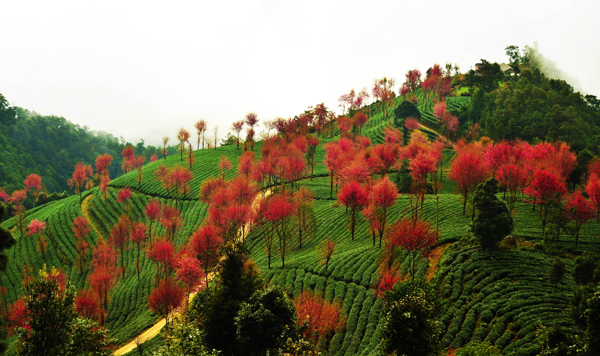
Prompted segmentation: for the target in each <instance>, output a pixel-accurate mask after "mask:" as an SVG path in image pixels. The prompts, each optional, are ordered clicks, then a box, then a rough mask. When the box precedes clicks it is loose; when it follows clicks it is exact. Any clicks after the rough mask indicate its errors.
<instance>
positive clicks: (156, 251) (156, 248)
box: [148, 239, 175, 272]
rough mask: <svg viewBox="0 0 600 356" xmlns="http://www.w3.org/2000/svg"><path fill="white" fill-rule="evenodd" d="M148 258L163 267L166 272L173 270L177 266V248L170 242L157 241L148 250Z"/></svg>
mask: <svg viewBox="0 0 600 356" xmlns="http://www.w3.org/2000/svg"><path fill="white" fill-rule="evenodd" d="M148 258H150V259H151V260H152V261H154V262H156V263H158V264H160V265H162V266H163V269H164V271H165V272H167V271H170V270H173V267H174V264H175V248H174V247H173V243H172V242H171V241H170V240H167V239H163V240H157V241H155V242H154V243H152V245H150V248H149V250H148Z"/></svg>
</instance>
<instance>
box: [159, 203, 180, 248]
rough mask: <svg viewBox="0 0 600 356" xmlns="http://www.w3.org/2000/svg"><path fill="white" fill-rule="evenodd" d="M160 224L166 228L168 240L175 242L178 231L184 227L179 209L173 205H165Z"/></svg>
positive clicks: (162, 209)
mask: <svg viewBox="0 0 600 356" xmlns="http://www.w3.org/2000/svg"><path fill="white" fill-rule="evenodd" d="M160 223H161V224H162V225H163V226H164V227H165V231H166V232H167V238H168V239H170V240H171V241H174V240H175V235H176V234H177V229H178V228H179V226H181V225H182V221H181V215H180V212H179V209H177V207H175V206H171V205H166V204H165V205H163V206H162V208H161V214H160Z"/></svg>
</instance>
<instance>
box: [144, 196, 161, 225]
mask: <svg viewBox="0 0 600 356" xmlns="http://www.w3.org/2000/svg"><path fill="white" fill-rule="evenodd" d="M146 216H147V217H148V219H150V220H151V221H154V220H156V219H158V217H159V216H160V202H159V201H158V200H157V199H150V201H149V202H148V205H147V206H146Z"/></svg>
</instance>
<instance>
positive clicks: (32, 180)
mask: <svg viewBox="0 0 600 356" xmlns="http://www.w3.org/2000/svg"><path fill="white" fill-rule="evenodd" d="M23 184H25V189H27V191H30V190H32V189H34V190H36V191H38V190H40V189H42V178H41V177H40V176H38V175H37V174H30V175H28V176H27V178H25V181H23Z"/></svg>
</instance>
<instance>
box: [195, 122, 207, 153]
mask: <svg viewBox="0 0 600 356" xmlns="http://www.w3.org/2000/svg"><path fill="white" fill-rule="evenodd" d="M194 127H195V128H196V134H197V135H198V147H197V148H196V149H197V150H199V149H200V139H202V149H204V133H205V132H206V130H207V129H208V126H207V125H206V121H205V120H204V119H201V120H198V122H196V123H195V124H194Z"/></svg>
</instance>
